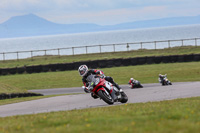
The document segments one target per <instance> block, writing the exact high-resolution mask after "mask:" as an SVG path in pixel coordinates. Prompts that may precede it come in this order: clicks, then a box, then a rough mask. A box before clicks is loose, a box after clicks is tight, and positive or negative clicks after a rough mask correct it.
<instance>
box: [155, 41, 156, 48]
mask: <svg viewBox="0 0 200 133" xmlns="http://www.w3.org/2000/svg"><path fill="white" fill-rule="evenodd" d="M155 50H156V41H155Z"/></svg>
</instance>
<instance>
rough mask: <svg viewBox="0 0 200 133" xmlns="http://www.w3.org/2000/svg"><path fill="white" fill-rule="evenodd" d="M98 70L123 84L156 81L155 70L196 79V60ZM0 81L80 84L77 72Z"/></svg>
mask: <svg viewBox="0 0 200 133" xmlns="http://www.w3.org/2000/svg"><path fill="white" fill-rule="evenodd" d="M101 70H103V71H104V73H105V75H106V76H112V77H113V78H114V79H115V81H116V82H117V83H119V84H127V83H128V81H129V79H130V77H133V78H135V79H138V80H139V81H140V82H141V83H158V74H159V73H161V74H165V73H166V74H168V78H169V80H171V82H172V83H173V82H185V81H200V77H199V75H200V62H188V63H168V64H151V65H138V66H126V67H113V68H104V69H101ZM0 81H1V83H2V84H6V85H9V86H14V87H16V88H20V89H22V90H24V89H25V90H29V89H49V88H65V87H77V86H82V81H81V77H80V75H79V74H78V71H64V72H48V73H34V74H22V75H20V74H17V75H7V76H0ZM0 89H1V88H0ZM0 91H1V92H2V91H3V90H0Z"/></svg>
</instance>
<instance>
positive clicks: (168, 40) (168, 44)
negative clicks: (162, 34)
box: [168, 40, 170, 48]
mask: <svg viewBox="0 0 200 133" xmlns="http://www.w3.org/2000/svg"><path fill="white" fill-rule="evenodd" d="M168 48H170V40H168Z"/></svg>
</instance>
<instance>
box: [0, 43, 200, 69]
mask: <svg viewBox="0 0 200 133" xmlns="http://www.w3.org/2000/svg"><path fill="white" fill-rule="evenodd" d="M199 53H200V46H184V47H173V48H166V49H157V50H146V49H143V50H133V51H125V52H109V53H97V54H83V55H69V56H50V55H47V56H38V57H33V58H28V59H20V60H7V61H0V64H1V65H0V68H12V67H21V66H30V65H45V64H55V63H70V62H78V61H88V60H100V59H113V58H130V57H144V56H165V55H183V54H199Z"/></svg>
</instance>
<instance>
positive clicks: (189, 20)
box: [0, 14, 200, 38]
mask: <svg viewBox="0 0 200 133" xmlns="http://www.w3.org/2000/svg"><path fill="white" fill-rule="evenodd" d="M190 24H200V15H199V16H192V17H176V18H163V19H156V20H146V21H136V22H129V23H121V24H117V25H109V26H100V25H96V24H90V23H78V24H57V23H53V22H50V21H48V20H45V19H43V18H41V17H38V16H36V15H34V14H28V15H24V16H16V17H12V18H10V19H9V20H7V21H6V22H4V23H2V24H0V38H11V37H26V36H40V35H54V34H67V33H80V32H95V31H108V30H123V29H136V28H151V27H166V26H176V25H190Z"/></svg>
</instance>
